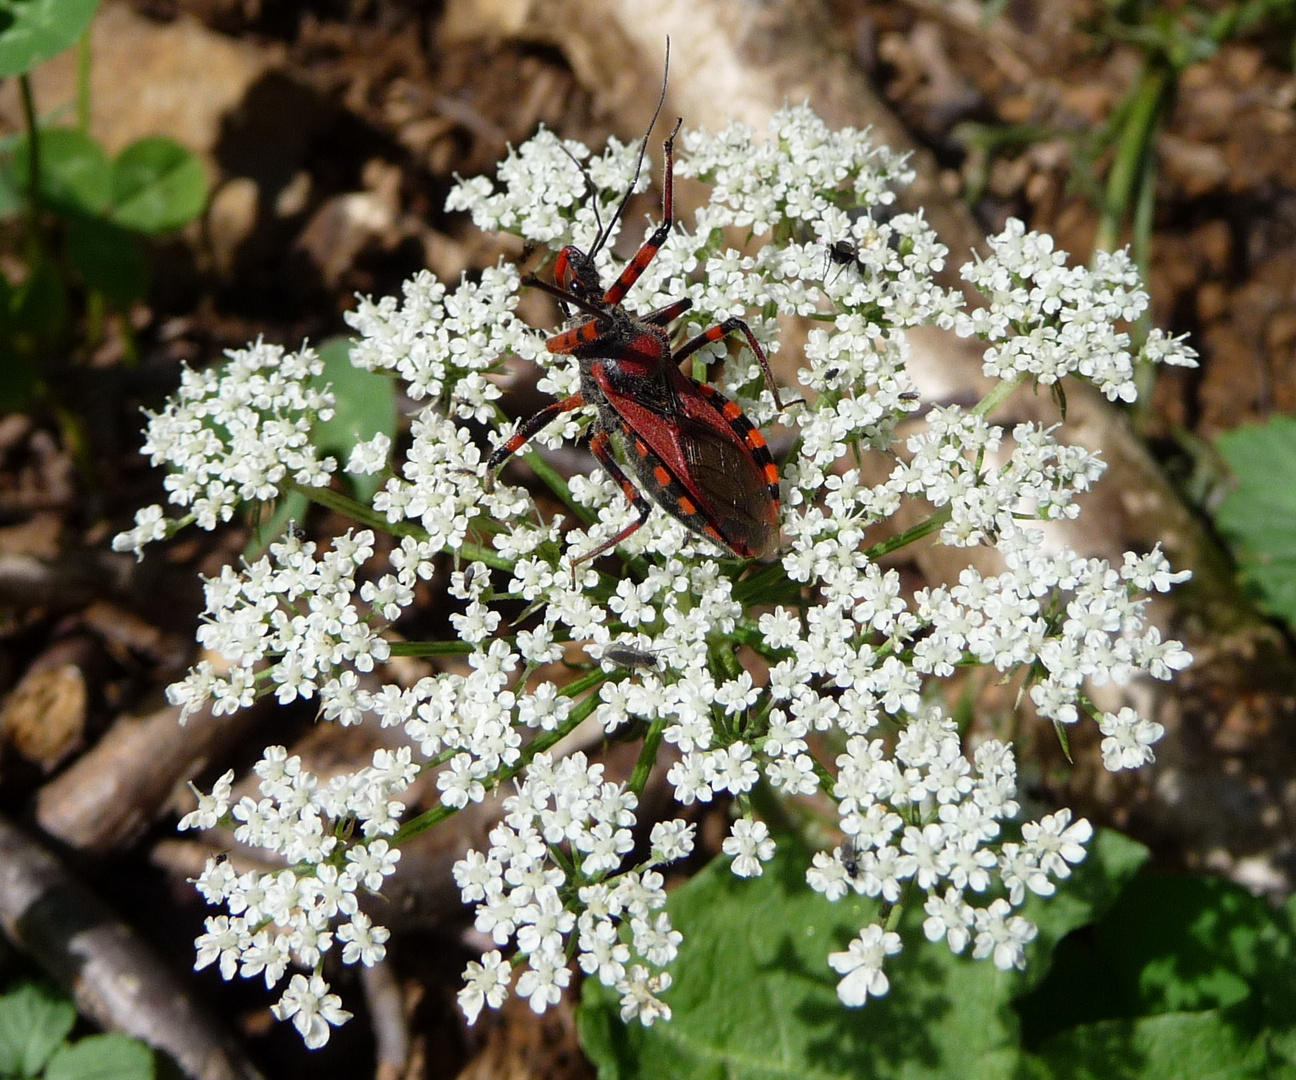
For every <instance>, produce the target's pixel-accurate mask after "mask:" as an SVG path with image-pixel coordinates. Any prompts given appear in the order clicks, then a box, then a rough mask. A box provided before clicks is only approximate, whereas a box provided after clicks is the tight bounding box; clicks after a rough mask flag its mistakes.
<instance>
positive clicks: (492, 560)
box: [284, 480, 513, 570]
mask: <svg viewBox="0 0 1296 1080" xmlns="http://www.w3.org/2000/svg"><path fill="white" fill-rule="evenodd" d="M284 487H285V488H287V489H288V490H290V491H297V492H300V493H301V494H302V495H304V496H306V498H308V499H309V500H310V501H311V502H313V503H317V504H318V505H320V506H323V507H325V508H326V509H328V510H334V511H336V512H337V513H339V514H344V515H346V516H347V517H349V518H351V519H352V520H353V521H355V522H356V523H357V524H359V525H367V526H368V527H369V528H371V529H376V530H377V531H379V532H385V533H392V534H393V535H395V536H412V537H415V538H416V539H425V538H426V537H427V533H426V532H425V531H424V530H423V529H422V528H420V527H419V526H418V525H414V524H411V523H410V522H408V521H401V522H397V523H396V524H392V523H391V522H390V521H388V520H387V518H386V517H385V516H383V515H382V514H379V513H378V512H377V511H375V510H374V509H373V508H372V507H369V506H366V505H365V504H364V503H362V502H358V501H356V500H355V499H353V498H351V496H350V495H343V494H342V492H340V491H334V490H333V489H332V488H315V487H305V486H303V485H301V484H295V483H293V482H292V481H291V480H290V481H287V482H286V483H285V484H284ZM445 551H446V552H447V553H448V554H451V555H454V554H458V555H460V556H462V557H463V558H465V559H468V560H469V561H470V562H482V563H485V564H486V565H487V566H489V567H490V568H491V569H492V570H512V569H513V562H512V560H510V559H506V558H505V557H504V556H503V555H500V554H499V553H498V552H495V551H492V550H491V549H490V548H484V547H482V546H480V545H479V544H469V543H462V544H460V545H458V546H457V547H450V546H449V545H448V544H447V545H446V547H445Z"/></svg>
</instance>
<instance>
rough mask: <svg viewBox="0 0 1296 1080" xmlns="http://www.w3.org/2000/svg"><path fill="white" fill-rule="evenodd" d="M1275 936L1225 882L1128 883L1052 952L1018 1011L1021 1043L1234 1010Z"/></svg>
mask: <svg viewBox="0 0 1296 1080" xmlns="http://www.w3.org/2000/svg"><path fill="white" fill-rule="evenodd" d="M1279 936H1281V932H1280V931H1279V930H1278V928H1277V927H1276V926H1275V924H1274V920H1273V916H1272V913H1271V912H1270V911H1269V909H1268V907H1267V905H1265V903H1264V902H1263V901H1262V900H1258V899H1256V898H1255V897H1254V896H1252V895H1251V894H1250V893H1248V892H1246V891H1245V890H1244V889H1240V888H1238V887H1237V886H1235V885H1231V884H1229V883H1228V882H1225V881H1220V880H1215V879H1210V878H1198V877H1189V876H1186V875H1169V874H1145V875H1141V876H1139V877H1136V878H1135V879H1134V880H1133V881H1132V882H1130V884H1129V885H1128V886H1127V887H1126V888H1125V890H1124V891H1123V892H1122V893H1121V895H1120V899H1119V900H1117V901H1116V903H1115V904H1114V905H1112V907H1111V909H1110V911H1108V912H1107V913H1106V915H1105V916H1104V917H1103V918H1102V919H1101V920H1100V921H1099V922H1098V923H1097V924H1096V925H1094V926H1089V927H1085V928H1084V930H1083V931H1082V932H1081V933H1077V934H1073V935H1071V936H1069V937H1067V938H1065V939H1064V940H1063V941H1062V942H1061V943H1060V944H1059V945H1058V948H1057V950H1056V951H1055V953H1054V959H1053V966H1052V968H1051V969H1050V971H1049V973H1048V977H1047V978H1046V979H1044V980H1043V982H1041V984H1040V985H1039V987H1038V988H1037V989H1036V990H1035V991H1034V992H1033V993H1032V994H1030V995H1029V996H1027V997H1025V998H1023V999H1022V1000H1021V1001H1020V1002H1018V1010H1019V1012H1020V1013H1021V1016H1022V1024H1023V1030H1024V1033H1025V1039H1026V1041H1027V1042H1028V1044H1030V1043H1035V1042H1038V1041H1041V1040H1043V1039H1046V1038H1048V1037H1049V1036H1051V1035H1052V1034H1054V1033H1056V1032H1060V1031H1064V1030H1067V1029H1071V1028H1075V1027H1077V1026H1079V1025H1083V1024H1090V1023H1093V1022H1096V1021H1106V1020H1120V1019H1132V1018H1137V1017H1145V1016H1154V1015H1160V1014H1168V1013H1188V1012H1205V1011H1208V1010H1212V1009H1219V1008H1224V1007H1229V1006H1232V1005H1236V1004H1238V1003H1240V1002H1242V1001H1245V1000H1246V999H1247V998H1248V997H1250V996H1251V995H1252V993H1253V986H1254V983H1255V982H1256V981H1257V980H1258V979H1259V977H1260V974H1261V968H1262V960H1263V957H1264V955H1265V953H1266V952H1271V951H1272V950H1273V949H1275V948H1276V947H1277V942H1276V938H1277V937H1279Z"/></svg>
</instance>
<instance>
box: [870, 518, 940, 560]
mask: <svg viewBox="0 0 1296 1080" xmlns="http://www.w3.org/2000/svg"><path fill="white" fill-rule="evenodd" d="M950 516H951V511H950V508H949V507H948V506H942V507H941V508H940V509H939V510H937V511H936V513H934V514H932V516H931V517H929V518H928V519H927V520H926V521H920V522H919V523H918V524H917V525H915V526H914V527H913V528H912V529H905V531H904V532H901V533H896V534H895V536H892V537H888V538H887V539H886V540H883V541H882V542H881V543H879V544H874V545H873V546H872V547H868V548H865V549H864V554H865V555H866V556H868V558H870V559H872V560H873V561H875V562H876V561H877V560H878V559H880V558H882V557H883V556H884V555H890V554H891V552H893V551H899V550H900V549H901V548H902V547H904V546H905V545H906V544H912V543H913V542H914V541H915V540H921V539H922V538H923V537H924V536H927V535H928V534H929V533H934V532H935V531H936V530H937V529H939V528H940V527H941V526H942V525H944V524H945V522H947V521H949V519H950Z"/></svg>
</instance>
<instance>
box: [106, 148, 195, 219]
mask: <svg viewBox="0 0 1296 1080" xmlns="http://www.w3.org/2000/svg"><path fill="white" fill-rule="evenodd" d="M109 201H110V203H111V207H112V209H111V210H110V217H111V218H112V220H113V222H115V223H116V224H117V225H120V226H122V227H123V228H126V229H134V230H135V231H137V232H143V233H157V232H166V231H168V230H170V229H178V228H180V227H181V226H182V225H187V224H188V223H189V222H190V221H192V220H193V219H194V218H196V217H197V216H198V215H199V214H201V213H202V210H203V207H204V206H206V205H207V177H206V175H205V174H204V173H203V167H202V162H200V161H199V160H198V158H197V157H196V156H195V155H193V154H191V153H190V152H189V151H188V150H186V149H185V148H184V147H183V146H181V145H180V144H179V143H176V142H173V141H172V140H170V139H166V138H163V137H161V136H151V137H149V138H144V139H139V140H138V141H136V142H133V143H131V144H130V146H128V147H126V149H125V150H123V151H122V152H121V153H120V154H119V155H117V160H116V161H114V162H113V166H112V179H111V187H110V196H109Z"/></svg>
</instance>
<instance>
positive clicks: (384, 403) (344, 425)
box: [314, 337, 396, 502]
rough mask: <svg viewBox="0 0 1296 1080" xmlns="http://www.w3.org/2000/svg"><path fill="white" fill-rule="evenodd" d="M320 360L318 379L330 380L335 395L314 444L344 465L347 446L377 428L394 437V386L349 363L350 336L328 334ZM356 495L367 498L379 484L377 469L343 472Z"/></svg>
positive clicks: (315, 433) (363, 438)
mask: <svg viewBox="0 0 1296 1080" xmlns="http://www.w3.org/2000/svg"><path fill="white" fill-rule="evenodd" d="M319 354H320V358H321V359H322V360H323V361H324V374H323V376H322V377H321V378H322V381H324V382H326V383H331V384H332V387H333V393H334V395H335V396H336V397H337V411H336V412H335V413H334V414H333V417H332V419H330V420H322V421H320V422H319V423H317V424H316V425H315V430H314V436H315V445H316V446H318V447H319V448H320V449H321V450H323V451H324V452H325V453H329V454H332V455H333V456H334V457H336V458H337V459H338V461H339V462H340V463H341V465H343V466H345V465H346V463H347V458H348V457H350V456H351V448H352V447H353V446H355V444H356V443H358V442H363V441H364V440H365V439H372V438H373V437H374V436H375V435H377V434H378V433H379V432H381V433H382V434H384V435H386V436H387V437H388V438H389V439H392V440H393V441H394V440H395V438H396V387H395V384H394V383H393V382H392V380H391V379H389V378H387V377H386V376H385V375H380V374H378V373H376V372H372V371H366V370H365V369H364V368H358V367H356V366H355V365H354V364H352V363H351V339H350V338H345V337H336V338H330V339H329V340H328V341H326V342H324V344H323V345H321V346H320V348H319ZM347 479H348V480H350V481H351V483H352V485H353V486H354V487H355V491H356V496H357V497H358V498H359V499H361V500H363V501H364V502H368V501H369V500H371V499H372V498H373V496H374V492H376V491H377V490H378V489H379V488H380V487H381V486H382V484H383V480H384V477H383V475H382V474H381V473H377V474H375V475H373V476H351V475H349V474H348V475H347Z"/></svg>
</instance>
